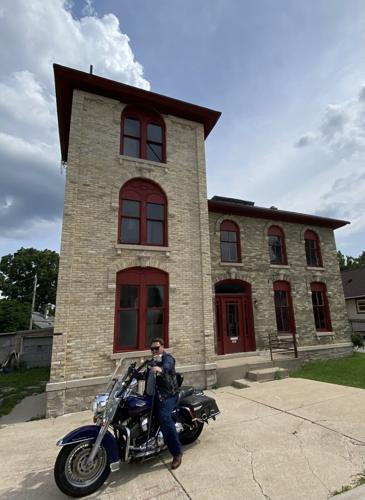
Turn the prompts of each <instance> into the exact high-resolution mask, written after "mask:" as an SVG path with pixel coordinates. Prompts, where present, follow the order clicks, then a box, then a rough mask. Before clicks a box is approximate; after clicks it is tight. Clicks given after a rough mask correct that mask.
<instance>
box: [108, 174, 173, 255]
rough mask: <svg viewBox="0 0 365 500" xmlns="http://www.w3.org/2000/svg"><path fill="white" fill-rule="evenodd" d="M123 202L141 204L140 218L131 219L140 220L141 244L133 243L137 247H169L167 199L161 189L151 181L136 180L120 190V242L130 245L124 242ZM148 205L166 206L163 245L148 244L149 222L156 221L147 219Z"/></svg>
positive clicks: (128, 182)
mask: <svg viewBox="0 0 365 500" xmlns="http://www.w3.org/2000/svg"><path fill="white" fill-rule="evenodd" d="M123 200H130V201H139V202H140V213H139V217H130V216H128V217H127V218H131V219H137V218H138V219H139V221H140V223H139V242H138V243H132V244H135V245H148V246H157V247H159V246H163V247H167V246H168V235H167V228H168V226H167V214H168V211H167V197H166V195H165V193H164V191H163V190H162V189H161V187H160V186H159V185H158V184H157V183H155V182H153V181H151V180H146V179H140V178H134V179H131V180H129V181H127V182H126V183H125V184H124V185H123V186H122V187H121V189H120V192H119V214H118V242H119V243H122V244H123V243H124V244H126V245H128V244H129V243H128V242H124V241H122V219H123V214H122V202H123ZM147 203H155V204H158V205H163V206H164V220H163V221H162V223H163V238H162V244H161V245H159V244H154V243H148V242H147V221H149V220H156V219H152V218H148V217H147Z"/></svg>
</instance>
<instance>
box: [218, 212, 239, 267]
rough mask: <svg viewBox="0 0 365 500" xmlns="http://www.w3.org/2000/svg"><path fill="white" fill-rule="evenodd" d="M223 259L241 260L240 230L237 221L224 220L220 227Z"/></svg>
mask: <svg viewBox="0 0 365 500" xmlns="http://www.w3.org/2000/svg"><path fill="white" fill-rule="evenodd" d="M220 240H221V261H222V262H241V242H240V230H239V229H238V226H237V224H236V223H235V222H233V221H231V220H224V221H223V222H222V223H221V227H220Z"/></svg>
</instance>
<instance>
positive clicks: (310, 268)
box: [307, 266, 325, 271]
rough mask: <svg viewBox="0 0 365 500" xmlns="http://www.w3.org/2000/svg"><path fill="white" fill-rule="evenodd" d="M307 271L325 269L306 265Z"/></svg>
mask: <svg viewBox="0 0 365 500" xmlns="http://www.w3.org/2000/svg"><path fill="white" fill-rule="evenodd" d="M307 271H325V268H324V267H313V266H307Z"/></svg>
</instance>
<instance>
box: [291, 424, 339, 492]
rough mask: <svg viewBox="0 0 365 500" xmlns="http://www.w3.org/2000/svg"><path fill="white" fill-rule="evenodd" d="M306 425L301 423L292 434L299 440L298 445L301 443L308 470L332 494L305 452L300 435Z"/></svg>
mask: <svg viewBox="0 0 365 500" xmlns="http://www.w3.org/2000/svg"><path fill="white" fill-rule="evenodd" d="M303 425H304V422H300V423H299V425H298V428H297V429H296V430H295V431H294V432H292V435H293V436H294V437H295V438H296V439H297V441H298V443H299V447H300V450H301V452H302V454H303V456H304V458H305V461H306V462H307V465H308V469H309V470H310V471H311V473H312V474H313V476H314V477H316V478H317V479H318V481H319V482H320V483H321V485H322V486H323V487H324V488H325V490H326V491H327V492H328V493H331V490H330V489H329V488H328V487H327V486H326V484H325V483H324V482H323V481H322V479H321V478H320V477H319V476H318V474H317V473H316V472H315V471H314V469H313V467H312V465H311V463H310V461H309V458H308V457H307V454H306V452H305V449H304V444H303V442H302V440H301V439H300V435H299V432H300V430H301V427H302V426H303Z"/></svg>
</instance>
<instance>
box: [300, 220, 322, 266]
mask: <svg viewBox="0 0 365 500" xmlns="http://www.w3.org/2000/svg"><path fill="white" fill-rule="evenodd" d="M304 241H305V256H306V259H307V266H311V267H322V256H321V248H320V245H319V238H318V235H317V233H315V232H314V231H311V230H310V229H307V230H306V232H305V233H304Z"/></svg>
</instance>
